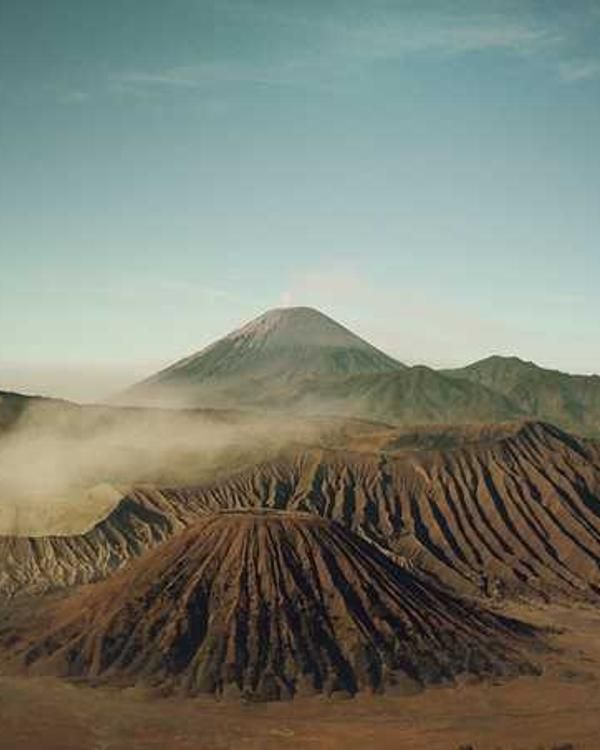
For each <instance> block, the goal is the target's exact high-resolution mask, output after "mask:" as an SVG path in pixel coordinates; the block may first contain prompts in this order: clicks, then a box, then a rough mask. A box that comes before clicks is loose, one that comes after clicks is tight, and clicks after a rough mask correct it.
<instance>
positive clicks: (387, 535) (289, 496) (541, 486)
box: [0, 423, 600, 598]
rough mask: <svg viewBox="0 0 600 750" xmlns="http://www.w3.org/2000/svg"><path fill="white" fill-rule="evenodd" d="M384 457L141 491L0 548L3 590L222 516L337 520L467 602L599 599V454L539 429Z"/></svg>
mask: <svg viewBox="0 0 600 750" xmlns="http://www.w3.org/2000/svg"><path fill="white" fill-rule="evenodd" d="M387 450H389V451H392V452H386V448H385V446H384V447H383V452H382V453H361V452H352V451H348V450H328V449H316V448H313V449H303V450H302V449H296V450H294V451H286V452H284V453H283V454H282V455H281V456H280V458H279V459H277V460H272V461H268V462H266V463H263V464H260V465H258V466H255V467H253V468H252V469H248V470H245V471H242V472H240V473H238V474H235V475H233V476H229V477H226V478H225V479H223V480H220V481H217V482H213V483H210V484H206V485H202V486H198V487H191V488H179V489H170V490H167V489H163V490H158V489H154V490H153V489H149V488H146V489H142V488H140V489H138V490H136V491H135V492H133V493H132V494H131V495H130V496H129V497H127V498H125V499H123V500H122V501H121V502H120V504H119V505H118V507H117V508H116V509H115V511H113V512H112V513H111V514H110V515H109V516H108V517H107V518H106V519H105V520H104V521H102V522H101V523H99V524H98V525H97V526H96V527H95V528H94V529H92V530H91V531H90V532H88V533H87V534H84V535H81V536H73V537H45V538H37V539H36V538H19V537H4V538H0V591H2V592H3V593H5V594H14V593H17V592H18V591H36V590H45V589H48V588H52V587H56V586H59V587H60V586H64V585H70V584H73V583H78V582H84V581H89V580H94V579H96V578H99V577H103V576H105V575H107V574H108V573H110V572H111V571H112V570H114V569H115V568H116V567H119V566H121V565H122V564H123V563H124V562H126V561H127V560H128V559H130V558H131V557H135V556H137V555H139V554H140V553H141V552H143V551H144V550H145V549H147V548H148V547H151V546H154V545H156V544H158V543H159V542H160V541H162V540H163V539H166V538H167V537H169V536H171V535H172V534H173V533H175V532H177V531H179V530H181V529H183V528H185V527H186V526H189V525H190V524H192V523H194V522H195V521H196V520H197V518H198V516H199V514H202V513H207V512H212V511H216V510H221V509H232V508H264V507H271V508H279V509H289V510H300V511H308V512H311V513H314V514H316V515H318V516H322V517H326V518H332V519H335V520H337V521H340V522H341V523H343V524H344V525H346V526H347V527H349V528H351V529H353V530H355V531H358V532H359V533H361V534H362V535H364V536H366V537H368V538H370V539H372V540H374V541H375V542H376V543H377V544H379V545H380V546H381V547H383V548H386V549H388V550H389V551H390V553H392V554H396V555H399V556H400V557H401V558H402V559H403V561H404V564H407V565H410V566H412V567H414V568H416V569H418V570H419V571H422V572H424V573H425V574H428V575H430V576H433V577H435V578H436V579H438V580H440V581H441V582H444V583H446V584H448V585H450V586H452V587H453V588H455V589H458V590H461V591H464V592H468V593H478V592H479V593H482V594H484V595H491V594H492V593H494V591H495V590H496V589H499V590H501V591H502V592H503V593H504V594H505V595H506V596H514V595H526V596H530V595H539V596H549V597H554V596H559V597H564V596H566V597H577V598H588V597H592V598H597V597H598V595H600V572H599V563H600V449H599V448H598V446H597V444H594V443H586V442H583V441H577V440H575V439H574V438H572V437H571V436H569V435H567V434H566V433H563V432H561V431H560V430H557V429H556V428H554V427H551V426H549V425H544V424H539V423H525V424H523V425H521V426H517V427H513V429H512V431H509V430H508V429H507V430H499V431H497V433H496V432H494V431H491V432H490V435H489V437H488V438H487V439H486V440H484V441H480V442H478V443H474V444H472V445H464V446H462V447H458V448H455V449H448V450H425V451H414V452H413V451H408V452H406V451H402V452H401V453H399V454H397V455H396V454H395V453H394V452H393V451H394V450H395V444H394V441H392V443H391V444H390V445H389V448H388V449H387Z"/></svg>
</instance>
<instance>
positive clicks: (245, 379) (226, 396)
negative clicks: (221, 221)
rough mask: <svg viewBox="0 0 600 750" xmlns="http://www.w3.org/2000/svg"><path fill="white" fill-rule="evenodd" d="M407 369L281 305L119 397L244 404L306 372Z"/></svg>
mask: <svg viewBox="0 0 600 750" xmlns="http://www.w3.org/2000/svg"><path fill="white" fill-rule="evenodd" d="M403 367H404V365H402V364H401V363H400V362H397V361H396V360H395V359H393V358H392V357H389V356H388V355H387V354H384V353H383V352H381V351H380V350H379V349H377V348H376V347H374V346H372V345H371V344H369V343H368V342H367V341H365V340H364V339H362V338H360V337H359V336H357V335H355V334H354V333H352V332H351V331H349V330H348V329H347V328H345V327H344V326H342V325H340V324H339V323H337V322H336V321H334V320H332V319H331V318H329V317H328V316H327V315H324V314H323V313H321V312H319V311H318V310H314V309H313V308H310V307H289V308H280V309H275V310H270V311H269V312H266V313H264V314H263V315H261V316H259V317H258V318H256V319H255V320H252V321H251V322H250V323H248V324H246V325H245V326H243V327H242V328H239V329H238V330H235V331H233V332H232V333H230V334H228V335H227V336H225V337H224V338H222V339H219V340H218V341H216V342H215V343H213V344H211V345H210V346H208V347H206V348H205V349H203V350H202V351H200V352H197V353H195V354H192V355H191V356H189V357H186V358H185V359H182V360H180V361H178V362H176V363H175V364H173V365H171V366H170V367H168V368H166V369H165V370H162V371H161V372H159V373H157V374H156V375H153V376H152V377H150V378H148V379H147V380H145V381H142V382H141V383H139V384H137V385H134V386H133V387H132V388H130V389H129V390H128V391H127V392H126V393H125V394H124V395H123V396H122V397H121V399H120V400H121V401H128V402H132V403H139V402H143V403H157V402H158V403H167V404H169V403H175V404H177V403H179V404H186V405H187V404H192V405H198V404H206V403H208V404H211V405H231V404H236V405H239V404H244V403H249V402H253V403H254V402H256V401H257V400H258V401H260V396H261V393H262V390H263V389H264V390H265V396H266V397H267V398H268V397H270V396H276V395H277V391H278V390H280V391H283V392H286V390H287V389H289V387H290V383H293V382H298V381H300V380H305V379H307V378H308V379H311V378H331V377H337V376H348V375H355V374H376V373H385V372H393V371H396V370H400V369H402V368H403ZM257 390H258V392H257Z"/></svg>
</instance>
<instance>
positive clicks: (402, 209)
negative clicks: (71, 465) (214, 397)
mask: <svg viewBox="0 0 600 750" xmlns="http://www.w3.org/2000/svg"><path fill="white" fill-rule="evenodd" d="M0 112H1V116H0V226H1V227H2V231H1V233H0V260H1V262H2V266H1V268H2V271H1V274H0V339H1V341H2V348H1V349H0V387H1V386H5V387H8V386H11V387H17V386H19V385H21V386H22V387H23V388H36V389H37V390H41V391H44V390H45V391H48V392H50V391H51V392H56V393H60V394H61V395H73V396H78V395H82V396H85V395H88V393H87V391H89V395H90V396H91V395H92V391H94V390H96V391H98V392H99V391H100V390H101V389H102V388H105V387H107V385H108V382H109V380H110V378H109V377H108V374H107V373H111V372H112V373H113V375H114V378H113V379H114V382H116V381H117V380H119V378H121V379H122V380H123V381H126V380H127V379H128V378H130V377H132V376H135V377H137V376H138V375H139V374H142V373H145V372H146V371H151V370H153V369H154V368H155V367H156V366H160V365H162V364H164V363H166V362H169V361H171V360H173V359H176V358H178V357H180V356H182V355H185V354H188V353H189V352H191V351H194V350H196V349H199V348H201V347H202V346H204V345H205V344H207V343H209V342H210V341H211V340H212V339H214V338H216V337H218V336H220V335H222V334H224V333H226V332H227V331H228V330H229V329H231V328H232V327H235V326H236V325H238V324H240V323H241V322H243V321H245V320H248V319H250V318H252V317H253V316H254V315H256V314H259V313H260V312H262V311H264V310H265V309H267V308H270V307H274V306H278V305H282V304H309V305H314V306H317V307H319V308H321V309H322V310H324V311H325V312H327V313H329V314H330V315H332V316H334V317H336V318H338V319H339V320H340V321H342V322H344V323H345V324H347V325H349V326H350V327H352V328H353V329H354V330H356V331H357V332H359V333H361V334H362V335H364V336H366V337H368V338H369V339H370V340H371V341H373V343H375V344H377V345H379V346H381V347H383V348H384V349H386V350H387V351H388V352H390V353H391V354H393V355H395V356H397V357H398V358H399V359H401V360H403V361H406V362H408V363H415V362H424V363H427V364H431V365H434V366H446V365H454V364H462V363H466V362H468V361H472V360H475V359H477V358H480V357H483V356H486V355H488V354H490V353H494V352H497V353H503V354H517V355H519V356H522V357H524V358H527V359H533V360H535V361H537V362H539V363H540V364H543V365H545V366H551V367H557V368H560V369H565V370H569V371H573V372H600V345H599V342H598V338H599V337H598V322H599V320H600V297H599V295H598V292H597V287H598V281H599V280H600V240H599V238H600V210H599V208H598V207H599V205H600V147H599V145H598V144H599V138H598V133H600V2H596V1H594V2H587V1H586V0H575V1H573V2H541V1H540V2H532V1H529V0H520V1H519V2H494V1H493V0H486V2H483V0H481V1H480V2H462V1H461V0H459V1H458V2H453V3H449V2H423V1H420V2H378V1H377V0H375V1H374V2H369V3H357V2H353V1H352V0H345V1H344V2H323V1H321V2H312V1H311V2H302V1H297V2H286V1H285V0H277V1H271V2H264V1H260V2H259V1H256V2H255V1H254V0H239V1H235V0H232V1H231V2H230V1H229V0H219V1H218V2H204V1H202V0H171V2H169V3H168V4H166V3H164V2H162V0H161V1H160V2H159V1H158V0H119V1H118V2H117V1H116V0H104V2H102V3H93V2H81V0H50V1H48V0H45V1H42V0H37V1H36V0H28V1H27V2H22V3H14V2H9V0H0ZM92 372H94V373H95V374H96V375H97V376H98V377H99V378H100V380H102V378H105V382H104V381H103V382H100V380H99V381H98V382H96V381H95V380H94V382H93V383H92V379H91V375H90V373H92ZM32 373H33V374H32ZM63 373H65V377H64V378H63ZM99 374H100V375H99ZM67 375H68V377H67ZM94 377H95V376H94ZM111 377H112V376H111ZM85 378H87V381H86V382H87V385H86V384H83V385H82V383H83V381H84V380H85ZM78 379H79V380H80V381H81V382H79V383H78ZM67 381H68V385H67ZM110 382H111V385H112V381H110ZM86 389H87V391H86V393H84V391H85V390H86ZM94 395H95V394H94Z"/></svg>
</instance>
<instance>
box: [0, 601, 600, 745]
mask: <svg viewBox="0 0 600 750" xmlns="http://www.w3.org/2000/svg"><path fill="white" fill-rule="evenodd" d="M504 611H505V613H506V614H511V615H514V616H517V617H520V618H522V619H524V620H527V621H529V622H532V623H536V624H538V625H546V626H548V625H552V626H554V627H556V628H559V629H560V631H561V632H558V633H556V634H554V635H552V636H551V637H550V642H551V644H552V645H553V646H554V647H555V649H556V651H554V652H553V653H552V654H550V655H548V656H545V657H543V662H542V665H543V668H544V672H543V675H542V676H541V677H522V678H518V679H517V680H513V681H511V682H507V683H505V684H495V685H491V684H487V685H481V684H479V685H460V686H458V687H456V688H452V689H449V688H442V689H430V690H427V691H425V692H424V693H421V694H419V695H415V696H410V697H402V698H386V697H374V696H373V697H371V696H361V697H358V698H355V699H352V700H339V701H336V700H328V699H324V698H321V697H318V698H306V699H298V700H295V701H293V702H291V703H287V702H282V703H268V704H265V703H263V704H239V703H225V702H223V703H217V702H214V701H206V700H203V701H198V700H175V699H172V698H169V699H161V698H155V697H151V696H149V695H147V694H144V693H142V692H140V691H138V690H129V691H125V692H122V691H117V690H108V689H105V688H102V689H100V688H89V687H79V686H75V685H73V684H67V683H64V682H60V681H59V680H56V679H50V678H29V679H24V678H14V677H8V676H0V747H2V750H84V749H85V750H141V749H142V748H143V749H144V750H145V749H146V748H148V750H150V749H154V748H156V750H159V749H160V750H167V749H168V750H225V749H226V748H238V747H240V748H247V749H248V750H258V749H260V750H269V749H271V748H272V749H273V750H275V748H276V749H277V750H279V749H280V748H281V749H282V750H285V748H290V749H295V748H298V749H299V748H315V750H317V749H320V748H323V749H324V750H325V749H327V750H334V749H335V750H337V749H338V748H340V750H341V749H342V748H343V750H352V749H353V748H373V747H374V748H377V750H387V749H388V748H389V749H390V750H392V749H393V750H396V749H397V748H407V749H408V748H410V749H411V750H459V749H461V750H462V748H465V749H466V748H469V747H472V748H473V750H517V749H519V748H520V749H521V750H559V749H560V750H567V748H574V749H576V750H599V749H600V611H599V610H597V609H592V608H585V607H578V608H566V607H560V606H557V605H552V606H544V607H538V608H535V609H533V608H531V607H529V606H527V605H514V606H511V607H507V608H506V610H504Z"/></svg>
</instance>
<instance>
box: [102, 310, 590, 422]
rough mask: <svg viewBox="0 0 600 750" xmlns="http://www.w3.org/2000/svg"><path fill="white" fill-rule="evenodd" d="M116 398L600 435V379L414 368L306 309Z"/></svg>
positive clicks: (511, 369) (489, 362)
mask: <svg viewBox="0 0 600 750" xmlns="http://www.w3.org/2000/svg"><path fill="white" fill-rule="evenodd" d="M116 402H117V403H120V404H131V405H146V406H176V407H211V408H228V409H231V408H234V409H239V408H242V409H248V408H254V409H261V410H264V409H274V410H279V411H281V410H284V411H285V410H291V411H294V412H296V413H303V414H336V415H340V416H354V417H361V418H366V419H374V420H381V421H385V422H389V423H396V424H453V423H459V422H477V423H487V422H498V421H504V420H511V419H521V418H534V419H541V420H544V421H549V422H552V423H554V424H556V425H559V426H561V427H563V428H565V429H568V430H570V431H573V432H577V433H579V434H582V435H587V436H593V437H597V436H600V377H598V376H597V375H592V376H584V375H569V374H566V373H562V372H557V371H553V370H546V369H544V368H542V367H538V366H537V365H535V364H533V363H531V362H524V361H522V360H520V359H518V358H516V357H500V356H493V357H489V358H487V359H484V360H482V361H480V362H476V363H474V364H472V365H469V366H467V367H464V368H460V369H453V370H434V369H432V368H429V367H425V366H416V367H408V366H406V365H405V364H403V363H401V362H398V361H397V360H395V359H393V358H392V357H390V356H388V355H387V354H385V353H384V352H382V351H380V350H379V349H377V348H376V347H374V346H372V345H371V344H369V343H368V342H366V341H365V340H364V339H362V338H360V337H359V336H356V335H355V334H353V333H352V332H351V331H349V330H348V329H347V328H345V327H343V326H342V325H340V324H339V323H337V322H335V321H334V320H332V319H331V318H329V317H327V316H326V315H324V314H323V313H321V312H319V311H317V310H314V309H312V308H308V307H293V308H283V309H276V310H271V311H269V312H267V313H265V314H263V315H261V316H260V317H258V318H256V319H255V320H253V321H252V322H250V323H248V324H247V325H245V326H243V327H242V328H240V329H238V330H236V331H233V332H232V333H230V334H228V335H227V336H225V337H224V338H222V339H220V340H218V341H216V342H215V343H213V344H211V345H210V346H208V347H207V348H205V349H203V350H202V351H200V352H198V353H195V354H192V355H191V356H189V357H186V358H185V359H182V360H180V361H178V362H176V363H175V364H173V365H171V366H170V367H168V368H166V369H165V370H162V371H160V372H158V373H156V374H155V375H153V376H151V377H150V378H148V379H146V380H144V381H142V382H140V383H138V384H136V385H134V386H132V387H131V388H129V389H128V390H127V391H126V392H124V393H122V394H120V395H119V396H118V398H117V399H116Z"/></svg>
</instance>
